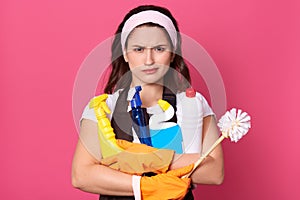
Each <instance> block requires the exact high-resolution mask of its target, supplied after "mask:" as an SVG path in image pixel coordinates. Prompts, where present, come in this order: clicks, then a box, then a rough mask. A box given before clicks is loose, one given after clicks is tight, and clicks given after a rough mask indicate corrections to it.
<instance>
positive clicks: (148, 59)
mask: <svg viewBox="0 0 300 200" xmlns="http://www.w3.org/2000/svg"><path fill="white" fill-rule="evenodd" d="M145 54H146V55H145V65H152V64H153V63H154V59H153V52H152V48H147V49H146V51H145Z"/></svg>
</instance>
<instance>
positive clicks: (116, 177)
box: [72, 141, 133, 196]
mask: <svg viewBox="0 0 300 200" xmlns="http://www.w3.org/2000/svg"><path fill="white" fill-rule="evenodd" d="M72 184H73V186H74V187H76V188H78V189H80V190H83V191H86V192H90V193H96V194H106V195H116V196H132V195H133V191H132V176H131V175H129V174H125V173H122V172H119V171H116V170H113V169H110V168H109V167H106V166H103V165H100V164H99V162H98V161H97V160H96V159H94V158H93V157H92V156H91V155H90V154H89V153H88V152H87V150H86V149H85V148H84V146H83V144H82V143H81V141H79V142H78V145H77V148H76V151H75V155H74V159H73V165H72Z"/></svg>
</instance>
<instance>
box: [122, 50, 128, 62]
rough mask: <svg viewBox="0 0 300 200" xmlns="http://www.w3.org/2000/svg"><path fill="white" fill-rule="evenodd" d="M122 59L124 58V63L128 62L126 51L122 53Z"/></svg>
mask: <svg viewBox="0 0 300 200" xmlns="http://www.w3.org/2000/svg"><path fill="white" fill-rule="evenodd" d="M123 58H124V60H125V62H128V57H127V53H126V51H123Z"/></svg>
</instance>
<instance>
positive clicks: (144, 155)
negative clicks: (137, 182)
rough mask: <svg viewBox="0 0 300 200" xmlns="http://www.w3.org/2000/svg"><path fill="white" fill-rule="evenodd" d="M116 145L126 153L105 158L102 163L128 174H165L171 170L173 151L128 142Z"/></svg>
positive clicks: (119, 142) (122, 141)
mask: <svg viewBox="0 0 300 200" xmlns="http://www.w3.org/2000/svg"><path fill="white" fill-rule="evenodd" d="M116 143H117V144H118V146H119V147H121V148H122V149H124V151H122V152H120V153H118V154H116V155H113V156H110V157H107V158H104V159H102V160H101V161H100V163H101V164H102V165H105V166H108V167H110V168H112V169H116V170H119V171H121V172H125V173H128V174H134V175H141V174H143V173H145V172H154V173H164V172H166V171H167V170H168V169H169V166H170V164H171V162H172V159H173V156H174V151H173V150H168V149H156V148H153V147H150V146H147V145H145V144H137V143H132V142H127V141H126V140H117V141H116Z"/></svg>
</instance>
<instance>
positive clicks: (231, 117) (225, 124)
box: [218, 108, 251, 142]
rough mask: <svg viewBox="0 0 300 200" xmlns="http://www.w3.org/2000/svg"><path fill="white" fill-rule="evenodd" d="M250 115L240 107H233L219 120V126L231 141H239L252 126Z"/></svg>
mask: <svg viewBox="0 0 300 200" xmlns="http://www.w3.org/2000/svg"><path fill="white" fill-rule="evenodd" d="M250 119H251V118H250V116H249V115H248V114H247V113H246V112H242V110H240V109H238V110H237V109H236V108H232V109H231V110H230V111H227V112H226V113H225V114H224V115H223V116H222V117H221V119H220V120H219V123H218V126H219V128H220V131H221V132H222V134H223V135H224V136H225V137H228V136H229V137H230V140H231V141H234V142H237V141H239V140H240V139H241V138H242V137H243V136H244V135H246V133H247V132H248V130H249V128H250V127H251V124H250Z"/></svg>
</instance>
